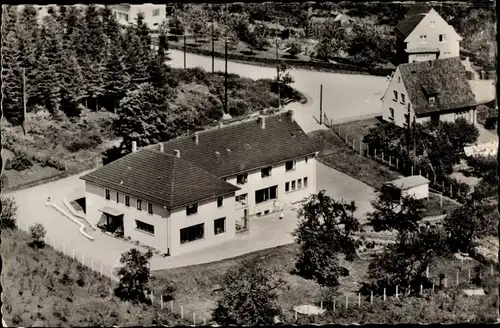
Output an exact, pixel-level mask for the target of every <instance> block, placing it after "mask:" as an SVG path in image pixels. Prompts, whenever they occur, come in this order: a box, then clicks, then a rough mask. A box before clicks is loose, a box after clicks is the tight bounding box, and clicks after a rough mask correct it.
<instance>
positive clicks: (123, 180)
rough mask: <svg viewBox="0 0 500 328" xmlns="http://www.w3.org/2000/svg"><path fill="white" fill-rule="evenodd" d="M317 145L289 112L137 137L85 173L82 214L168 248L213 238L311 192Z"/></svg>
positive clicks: (192, 246)
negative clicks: (146, 142)
mask: <svg viewBox="0 0 500 328" xmlns="http://www.w3.org/2000/svg"><path fill="white" fill-rule="evenodd" d="M318 151H319V149H318V147H317V145H316V144H315V143H314V142H313V141H312V140H311V139H309V137H308V136H307V135H306V134H305V133H304V131H303V130H302V129H301V128H300V126H299V125H298V124H297V123H296V122H295V120H294V119H293V114H285V115H283V114H278V115H274V116H268V117H264V116H261V117H259V118H258V119H251V120H249V121H246V122H242V123H238V124H233V125H226V126H221V125H220V126H219V127H218V128H215V129H212V130H206V131H199V132H197V133H195V134H193V135H191V136H185V137H180V138H177V139H174V140H170V141H167V142H164V143H160V144H157V145H150V146H145V147H143V148H142V149H139V150H137V145H136V143H135V142H134V143H133V146H132V153H130V154H128V155H126V156H124V157H122V158H120V159H118V160H116V161H114V162H112V163H110V164H108V165H105V166H103V167H101V168H99V169H97V170H95V171H93V172H91V173H89V174H87V175H85V176H83V177H82V179H83V180H84V181H85V192H86V196H85V197H86V216H87V220H88V221H89V222H90V223H91V224H92V225H94V226H98V227H103V228H105V229H106V230H108V231H112V232H119V233H120V234H121V235H123V236H125V237H129V238H130V239H132V240H137V241H140V242H141V243H142V244H145V245H149V246H151V247H154V248H156V249H158V250H160V251H162V252H165V253H168V254H171V255H177V254H182V253H185V252H189V251H194V250H197V249H201V248H205V247H208V246H212V245H215V244H218V243H222V242H224V241H228V240H230V239H231V238H233V237H234V236H235V234H236V231H237V226H241V227H242V228H243V229H245V228H248V227H249V226H250V225H251V224H250V223H249V221H250V219H252V218H257V217H262V219H265V218H264V216H265V215H266V214H269V213H272V212H274V211H276V210H279V209H280V207H281V206H282V205H283V204H284V203H285V204H286V203H293V202H298V201H301V200H303V199H304V198H305V197H307V196H309V195H310V194H312V193H314V192H315V190H316V155H317V153H318Z"/></svg>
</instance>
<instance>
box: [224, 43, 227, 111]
mask: <svg viewBox="0 0 500 328" xmlns="http://www.w3.org/2000/svg"><path fill="white" fill-rule="evenodd" d="M224 41H225V42H224V43H225V51H224V59H225V74H224V107H225V108H224V113H226V114H227V38H226V39H225V40H224Z"/></svg>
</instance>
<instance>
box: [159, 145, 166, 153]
mask: <svg viewBox="0 0 500 328" xmlns="http://www.w3.org/2000/svg"><path fill="white" fill-rule="evenodd" d="M160 151H161V152H162V153H164V152H165V149H164V148H163V144H162V143H160Z"/></svg>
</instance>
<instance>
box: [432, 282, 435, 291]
mask: <svg viewBox="0 0 500 328" xmlns="http://www.w3.org/2000/svg"><path fill="white" fill-rule="evenodd" d="M434 288H435V284H434V279H432V293H434Z"/></svg>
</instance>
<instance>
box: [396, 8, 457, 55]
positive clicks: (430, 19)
mask: <svg viewBox="0 0 500 328" xmlns="http://www.w3.org/2000/svg"><path fill="white" fill-rule="evenodd" d="M395 30H396V44H397V52H398V57H399V60H400V63H413V62H417V61H428V60H434V59H444V58H450V57H458V56H460V41H461V40H462V37H461V36H460V35H458V33H457V32H456V31H455V29H454V28H453V26H451V25H449V24H448V23H447V22H446V21H445V20H444V19H443V18H442V17H441V16H440V15H439V14H438V13H437V12H436V11H435V10H434V9H433V8H432V7H430V6H428V5H426V4H423V5H414V6H412V7H411V8H410V9H409V11H408V13H407V15H406V16H405V18H404V19H403V20H402V21H400V22H399V23H398V25H397V26H396V29H395Z"/></svg>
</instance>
